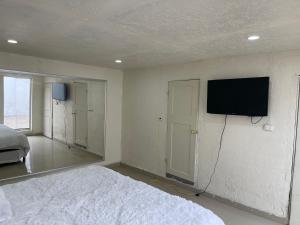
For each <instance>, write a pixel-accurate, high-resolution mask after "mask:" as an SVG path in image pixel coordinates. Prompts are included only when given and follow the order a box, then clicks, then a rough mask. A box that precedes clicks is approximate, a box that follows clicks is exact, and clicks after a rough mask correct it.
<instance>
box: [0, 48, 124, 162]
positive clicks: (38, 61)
mask: <svg viewBox="0 0 300 225" xmlns="http://www.w3.org/2000/svg"><path fill="white" fill-rule="evenodd" d="M0 69H5V70H15V71H24V72H30V73H38V74H48V75H64V76H72V77H81V78H91V79H100V80H106V81H107V108H106V115H107V116H106V137H105V143H106V152H105V162H104V164H108V163H114V162H119V161H120V160H121V125H122V124H121V119H122V116H121V115H122V114H121V113H122V84H123V73H122V71H120V70H115V69H109V68H103V67H96V66H88V65H81V64H76V63H69V62H63V61H56V60H48V59H42V58H37V57H31V56H23V55H18V54H10V53H4V52H0Z"/></svg>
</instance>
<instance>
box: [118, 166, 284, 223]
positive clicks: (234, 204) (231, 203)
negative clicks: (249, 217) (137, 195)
mask: <svg viewBox="0 0 300 225" xmlns="http://www.w3.org/2000/svg"><path fill="white" fill-rule="evenodd" d="M120 165H121V166H126V167H129V168H132V169H135V170H138V171H139V172H140V173H142V174H144V175H147V176H151V177H153V178H161V179H165V180H167V181H169V182H170V181H171V182H174V183H176V184H177V185H179V186H182V187H184V188H186V189H188V190H190V191H192V192H194V193H200V192H202V190H199V189H197V188H195V187H193V186H191V185H188V184H185V183H181V182H179V181H178V180H176V179H171V178H167V177H163V176H160V175H157V174H154V173H151V172H149V171H147V170H144V169H141V168H137V167H134V166H131V165H129V164H126V163H123V162H121V163H120ZM203 196H206V197H208V198H212V199H215V200H217V201H219V202H222V203H224V204H226V205H229V206H232V207H234V208H237V209H240V210H243V211H246V212H250V213H252V214H254V215H257V216H260V217H264V218H266V219H269V220H272V221H274V222H277V223H280V224H288V223H289V220H288V218H287V217H286V218H284V217H278V216H275V215H272V214H269V213H267V212H264V211H261V210H258V209H254V208H251V207H249V206H246V205H243V204H241V203H238V202H234V201H232V200H229V199H227V198H223V197H220V196H217V195H215V194H212V193H209V192H205V193H204V194H203Z"/></svg>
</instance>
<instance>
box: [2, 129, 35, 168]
mask: <svg viewBox="0 0 300 225" xmlns="http://www.w3.org/2000/svg"><path fill="white" fill-rule="evenodd" d="M29 149H30V147H29V143H28V139H27V137H26V135H24V134H22V133H21V132H18V131H16V130H14V129H11V128H9V127H7V126H5V125H3V124H0V164H1V163H10V162H17V161H19V160H20V159H21V158H23V157H25V156H26V155H27V153H28V152H29Z"/></svg>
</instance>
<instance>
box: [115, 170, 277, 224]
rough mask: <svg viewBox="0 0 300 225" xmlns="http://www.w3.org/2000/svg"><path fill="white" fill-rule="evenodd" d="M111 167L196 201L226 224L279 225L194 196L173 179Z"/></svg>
mask: <svg viewBox="0 0 300 225" xmlns="http://www.w3.org/2000/svg"><path fill="white" fill-rule="evenodd" d="M111 169H113V170H115V171H117V172H119V173H121V174H123V175H126V176H130V177H132V178H133V179H136V180H139V181H143V182H145V183H147V184H149V185H152V186H155V187H157V188H159V189H161V190H163V191H165V192H168V193H170V194H174V195H178V196H181V197H183V198H185V199H188V200H191V201H193V202H195V203H198V204H200V205H202V206H203V207H205V208H208V209H210V210H211V211H213V212H214V213H215V214H217V215H218V216H219V217H220V218H222V219H223V221H224V222H225V224H226V225H280V223H276V222H273V221H270V220H268V219H265V218H263V217H259V216H256V215H254V214H251V213H249V212H246V211H243V210H240V209H237V208H234V207H232V206H229V205H226V204H224V203H222V202H219V201H217V200H215V199H211V198H208V197H205V196H200V197H196V196H195V195H194V192H193V191H191V190H190V189H188V188H186V187H183V186H181V185H178V184H176V182H174V181H169V180H166V179H164V178H158V177H156V176H151V175H147V174H145V173H143V172H141V171H139V170H137V169H134V168H132V167H128V166H125V165H120V166H119V165H118V166H113V167H111Z"/></svg>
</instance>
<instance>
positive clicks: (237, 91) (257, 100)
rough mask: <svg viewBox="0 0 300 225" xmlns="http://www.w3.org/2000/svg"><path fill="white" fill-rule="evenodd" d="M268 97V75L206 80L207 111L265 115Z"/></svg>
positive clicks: (266, 113)
mask: <svg viewBox="0 0 300 225" xmlns="http://www.w3.org/2000/svg"><path fill="white" fill-rule="evenodd" d="M268 99H269V77H255V78H241V79H226V80H209V81H208V87H207V112H208V113H213V114H225V115H245V116H267V115H268Z"/></svg>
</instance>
